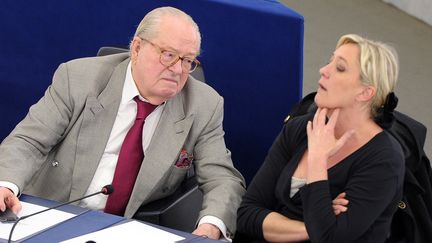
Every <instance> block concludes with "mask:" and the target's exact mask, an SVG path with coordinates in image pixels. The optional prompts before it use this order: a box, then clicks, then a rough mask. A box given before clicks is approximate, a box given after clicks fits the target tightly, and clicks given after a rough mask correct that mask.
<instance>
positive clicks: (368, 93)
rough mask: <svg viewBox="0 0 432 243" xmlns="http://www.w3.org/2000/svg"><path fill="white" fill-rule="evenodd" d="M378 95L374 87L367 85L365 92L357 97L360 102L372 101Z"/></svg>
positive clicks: (364, 88)
mask: <svg viewBox="0 0 432 243" xmlns="http://www.w3.org/2000/svg"><path fill="white" fill-rule="evenodd" d="M375 93H376V89H375V87H373V86H370V85H367V86H364V87H363V90H362V91H361V92H360V94H359V95H358V96H357V99H358V100H359V101H366V102H367V101H370V100H371V99H372V98H373V97H374V96H375Z"/></svg>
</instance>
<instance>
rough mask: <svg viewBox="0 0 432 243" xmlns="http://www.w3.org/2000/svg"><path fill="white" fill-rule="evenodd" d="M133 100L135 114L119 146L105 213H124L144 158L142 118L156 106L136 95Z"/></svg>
mask: <svg viewBox="0 0 432 243" xmlns="http://www.w3.org/2000/svg"><path fill="white" fill-rule="evenodd" d="M134 100H135V102H136V103H137V116H136V118H135V123H134V124H133V126H132V127H131V128H130V129H129V131H128V133H127V134H126V137H125V139H124V141H123V144H122V146H121V149H120V153H119V157H118V160H117V166H116V169H115V172H114V178H113V182H112V185H113V187H114V192H113V193H112V194H111V195H109V197H108V200H107V203H106V205H105V210H104V211H105V212H106V213H111V214H117V215H121V216H123V215H124V212H125V210H126V205H127V204H128V202H129V198H130V196H131V194H132V189H133V187H134V184H135V180H136V177H137V175H138V171H139V169H140V167H141V163H142V160H143V159H144V151H143V145H142V132H143V127H144V120H145V119H146V117H147V116H148V115H149V114H150V113H151V112H152V111H153V110H154V109H155V108H156V106H155V105H152V104H150V103H147V102H144V101H141V100H140V99H139V98H138V96H136V97H135V98H134Z"/></svg>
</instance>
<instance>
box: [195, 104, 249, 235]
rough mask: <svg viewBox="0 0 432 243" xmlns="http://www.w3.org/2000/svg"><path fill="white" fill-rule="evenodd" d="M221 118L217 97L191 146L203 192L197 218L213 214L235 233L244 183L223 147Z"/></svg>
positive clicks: (220, 106)
mask: <svg viewBox="0 0 432 243" xmlns="http://www.w3.org/2000/svg"><path fill="white" fill-rule="evenodd" d="M222 121H223V98H222V97H220V96H219V100H218V102H217V105H216V106H215V107H214V111H213V113H212V115H211V118H210V120H209V122H208V123H207V124H206V126H205V128H204V130H203V131H202V132H201V134H200V135H199V137H198V140H197V142H196V144H195V148H194V156H195V157H194V160H195V161H194V163H195V171H196V176H197V181H198V184H199V186H200V189H201V191H202V192H203V206H202V210H201V212H200V214H199V219H201V218H202V217H203V216H206V215H211V216H215V217H217V218H219V219H221V220H222V221H223V222H224V223H225V225H226V226H227V228H228V230H229V231H230V232H231V233H234V232H235V230H236V226H235V220H236V215H237V208H238V205H239V204H240V200H241V196H242V195H243V194H244V193H245V182H244V179H243V176H242V175H241V174H240V172H238V171H237V170H236V169H235V168H234V165H233V163H232V160H231V152H230V151H229V150H228V149H227V148H226V145H225V140H224V134H225V133H224V131H223V127H222ZM199 219H198V220H199Z"/></svg>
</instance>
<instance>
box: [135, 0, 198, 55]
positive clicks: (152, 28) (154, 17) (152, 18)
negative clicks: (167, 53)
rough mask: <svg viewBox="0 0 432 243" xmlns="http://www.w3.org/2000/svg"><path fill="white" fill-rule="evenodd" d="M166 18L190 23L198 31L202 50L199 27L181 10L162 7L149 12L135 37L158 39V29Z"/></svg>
mask: <svg viewBox="0 0 432 243" xmlns="http://www.w3.org/2000/svg"><path fill="white" fill-rule="evenodd" d="M165 16H175V17H179V18H183V19H185V20H186V21H188V22H190V24H191V25H192V26H193V27H194V28H195V30H196V35H197V45H198V51H199V50H200V49H201V33H200V31H199V27H198V25H197V24H196V23H195V21H194V20H193V19H192V17H191V16H190V15H188V14H186V13H185V12H183V11H181V10H180V9H177V8H173V7H160V8H155V9H153V10H152V11H150V12H148V13H147V14H146V15H145V16H144V18H143V19H142V20H141V22H140V23H139V25H138V28H137V29H136V31H135V35H134V37H140V38H143V39H147V40H152V39H154V38H156V36H157V35H158V34H159V28H158V27H159V26H160V22H161V20H162V18H163V17H165ZM130 46H132V42H131V43H130Z"/></svg>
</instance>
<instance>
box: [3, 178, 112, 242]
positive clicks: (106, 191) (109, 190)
mask: <svg viewBox="0 0 432 243" xmlns="http://www.w3.org/2000/svg"><path fill="white" fill-rule="evenodd" d="M113 192H114V187H113V186H112V185H106V186H104V187H102V189H101V190H100V191H98V192H95V193H92V194H89V195H86V196H83V197H80V198H78V199H75V200H72V201H69V202H65V203H62V204H59V205H56V206H54V207H50V208H46V209H44V210H41V211H39V212H36V213H32V214H29V215H25V216H22V217H20V218H18V219H17V220H16V221H15V222H14V224H13V225H12V229H11V231H10V233H9V238H8V243H11V242H12V234H13V231H14V229H15V226H17V224H18V222H19V221H21V220H23V219H26V218H30V217H32V216H35V215H37V214H40V213H43V212H46V211H48V210H51V209H56V208H59V207H62V206H65V205H68V204H71V203H74V202H77V201H80V200H83V199H85V198H88V197H92V196H95V195H98V194H101V193H102V194H104V195H109V194H111V193H113Z"/></svg>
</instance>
